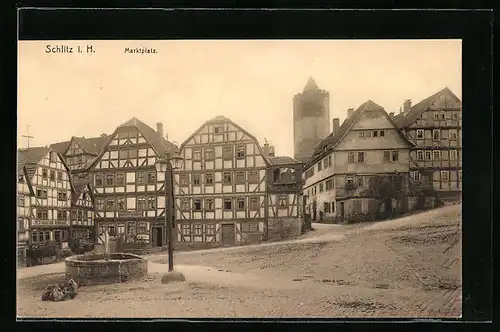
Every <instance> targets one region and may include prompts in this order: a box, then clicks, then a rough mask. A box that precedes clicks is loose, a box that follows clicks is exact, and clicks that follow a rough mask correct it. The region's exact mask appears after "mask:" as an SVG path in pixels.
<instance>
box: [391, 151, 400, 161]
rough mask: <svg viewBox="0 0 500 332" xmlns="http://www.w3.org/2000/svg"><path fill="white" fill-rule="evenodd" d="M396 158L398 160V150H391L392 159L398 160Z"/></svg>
mask: <svg viewBox="0 0 500 332" xmlns="http://www.w3.org/2000/svg"><path fill="white" fill-rule="evenodd" d="M398 160H399V152H398V151H392V161H398Z"/></svg>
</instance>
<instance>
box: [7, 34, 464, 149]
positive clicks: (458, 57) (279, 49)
mask: <svg viewBox="0 0 500 332" xmlns="http://www.w3.org/2000/svg"><path fill="white" fill-rule="evenodd" d="M47 45H51V46H57V45H65V46H69V47H72V48H73V51H74V52H76V50H77V49H76V48H77V46H78V45H80V46H81V47H82V50H83V52H82V53H46V47H47ZM87 45H92V46H93V49H94V53H86V52H85V51H86V46H87ZM127 47H128V48H135V47H146V48H154V49H156V50H157V53H154V54H129V53H125V51H124V50H125V48H127ZM461 50H462V44H461V41H460V40H451V39H450V40H168V41H167V40H164V41H109V40H108V41H103V40H102V41H20V42H19V43H18V51H19V52H18V60H19V61H18V114H17V121H18V124H17V125H18V127H17V130H18V147H19V148H24V147H27V139H26V138H24V137H22V135H27V134H28V126H29V135H30V136H34V138H33V139H31V142H30V146H45V145H49V144H52V143H56V142H61V141H68V140H69V139H70V138H71V136H80V137H81V136H83V137H95V136H100V135H101V134H103V133H106V134H111V133H112V132H113V131H114V130H115V128H116V127H117V126H119V125H120V124H122V123H124V122H126V121H127V120H129V119H130V118H132V117H134V116H135V117H137V118H138V119H139V120H141V121H143V122H145V123H146V124H148V125H149V126H151V127H152V128H153V129H156V123H157V122H162V123H163V126H164V132H165V133H168V139H169V140H170V141H175V142H177V143H178V144H181V143H182V142H183V141H184V140H186V139H187V138H188V137H189V136H190V135H191V134H192V133H193V132H194V131H195V130H197V129H198V128H199V127H200V126H201V125H203V123H204V122H205V121H207V120H209V119H211V118H213V117H215V116H218V115H224V116H226V117H228V118H230V119H231V120H232V121H234V122H236V123H237V124H239V125H240V126H242V127H243V128H245V129H246V130H247V131H249V132H250V133H252V134H253V135H254V136H255V137H256V138H257V139H258V140H259V142H260V144H263V143H264V139H267V140H268V141H269V142H270V144H271V145H274V146H275V150H276V155H284V156H293V96H294V95H295V94H297V93H299V92H301V91H302V90H303V88H304V86H305V84H306V82H307V80H308V78H309V77H313V78H314V80H315V81H316V83H317V85H318V86H319V87H320V88H321V89H324V90H326V91H329V92H330V118H336V117H338V118H340V122H341V123H342V121H343V120H344V119H345V117H346V114H347V109H348V108H351V107H352V108H357V107H358V106H360V105H361V104H362V103H363V102H365V101H367V100H369V99H371V100H373V101H374V102H375V103H377V104H379V105H380V106H382V107H384V108H385V110H386V111H387V112H396V113H397V112H398V111H399V108H400V106H401V105H402V103H403V102H404V100H405V99H411V100H412V102H413V104H415V103H417V102H419V101H420V100H422V99H424V98H426V97H428V96H430V95H432V94H434V93H436V92H437V91H439V90H441V89H443V88H444V87H448V88H450V89H451V90H452V91H453V92H454V93H455V94H456V95H457V96H458V97H459V98H461V96H462V79H461V77H462V73H461V65H462V52H461Z"/></svg>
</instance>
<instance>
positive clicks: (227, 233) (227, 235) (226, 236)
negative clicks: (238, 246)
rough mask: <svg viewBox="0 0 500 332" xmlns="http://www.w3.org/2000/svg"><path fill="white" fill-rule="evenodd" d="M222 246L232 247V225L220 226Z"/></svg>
mask: <svg viewBox="0 0 500 332" xmlns="http://www.w3.org/2000/svg"><path fill="white" fill-rule="evenodd" d="M222 245H223V246H231V245H234V224H223V225H222Z"/></svg>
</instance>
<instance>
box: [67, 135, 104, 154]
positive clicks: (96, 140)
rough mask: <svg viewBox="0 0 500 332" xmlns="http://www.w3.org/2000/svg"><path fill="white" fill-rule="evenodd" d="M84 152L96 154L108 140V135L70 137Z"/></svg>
mask: <svg viewBox="0 0 500 332" xmlns="http://www.w3.org/2000/svg"><path fill="white" fill-rule="evenodd" d="M72 139H73V140H74V141H75V142H76V143H77V144H78V145H79V146H80V147H81V148H82V150H83V151H84V152H85V153H89V154H94V155H98V154H99V153H100V152H101V150H102V149H103V148H104V146H105V145H106V143H107V141H108V140H109V136H108V135H103V136H98V137H91V138H85V137H72Z"/></svg>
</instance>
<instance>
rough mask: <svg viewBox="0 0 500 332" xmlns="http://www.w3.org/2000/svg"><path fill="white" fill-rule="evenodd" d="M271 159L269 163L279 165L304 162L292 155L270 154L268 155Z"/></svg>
mask: <svg viewBox="0 0 500 332" xmlns="http://www.w3.org/2000/svg"><path fill="white" fill-rule="evenodd" d="M267 159H269V163H270V164H271V165H274V166H279V165H290V164H302V162H301V161H300V160H297V159H293V158H291V157H286V156H270V157H267Z"/></svg>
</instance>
